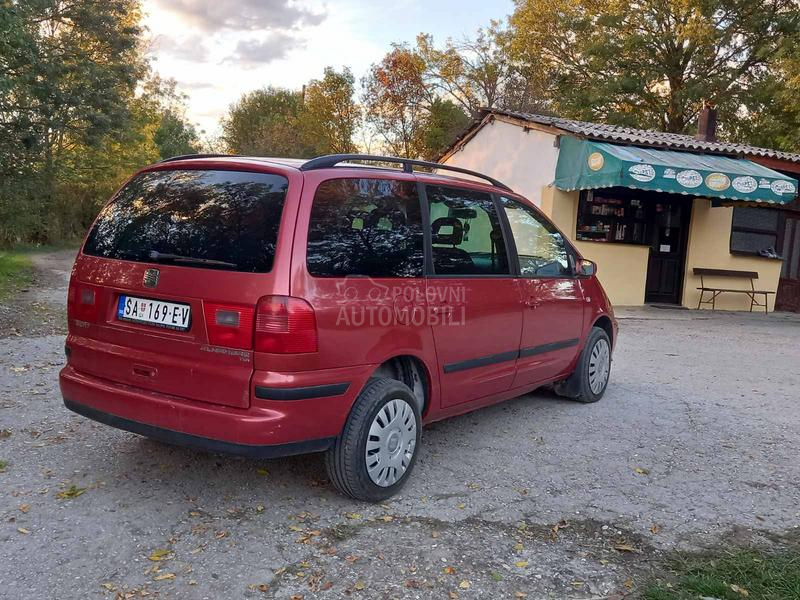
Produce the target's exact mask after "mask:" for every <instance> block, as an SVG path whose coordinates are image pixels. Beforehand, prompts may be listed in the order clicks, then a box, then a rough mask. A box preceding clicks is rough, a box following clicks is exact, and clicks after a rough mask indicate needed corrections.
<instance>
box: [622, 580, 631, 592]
mask: <svg viewBox="0 0 800 600" xmlns="http://www.w3.org/2000/svg"><path fill="white" fill-rule="evenodd" d="M622 585H624V586H625V587H626V588H628V589H629V590H632V589H633V579H626V580H625V582H624V583H623V584H622Z"/></svg>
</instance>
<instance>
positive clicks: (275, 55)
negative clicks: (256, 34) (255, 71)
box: [225, 31, 304, 69]
mask: <svg viewBox="0 0 800 600" xmlns="http://www.w3.org/2000/svg"><path fill="white" fill-rule="evenodd" d="M303 45H304V43H303V40H301V39H299V38H297V37H295V36H293V35H289V34H288V33H286V32H284V31H272V32H269V33H267V34H265V35H264V36H262V37H260V38H254V39H246V40H241V41H240V42H239V43H238V44H236V49H235V50H234V51H233V54H231V55H230V56H229V57H228V58H226V59H225V62H228V63H232V64H236V65H239V66H242V67H245V68H250V69H252V68H255V67H259V66H261V65H266V64H269V63H271V62H273V61H276V60H279V59H282V58H286V55H287V54H289V51H290V50H293V49H294V48H299V47H302V46H303Z"/></svg>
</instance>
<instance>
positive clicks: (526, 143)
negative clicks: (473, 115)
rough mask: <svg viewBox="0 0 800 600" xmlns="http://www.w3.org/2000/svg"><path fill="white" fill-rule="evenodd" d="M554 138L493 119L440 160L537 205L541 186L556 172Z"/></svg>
mask: <svg viewBox="0 0 800 600" xmlns="http://www.w3.org/2000/svg"><path fill="white" fill-rule="evenodd" d="M555 140H556V136H554V135H553V134H551V133H545V132H542V131H538V130H536V129H530V130H528V131H527V132H526V131H525V129H523V128H522V127H520V126H519V125H512V124H511V123H506V122H504V121H500V120H494V121H492V122H491V123H489V124H487V125H485V126H484V127H483V128H482V129H481V130H480V131H478V133H477V134H476V135H475V137H473V138H472V139H471V140H469V142H467V143H466V144H465V145H464V146H463V148H462V149H461V150H458V151H456V152H455V153H454V154H452V155H451V156H449V157H448V158H447V159H446V160H445V161H444V162H445V164H448V165H453V166H454V167H463V168H465V169H472V170H473V171H480V172H481V173H486V174H487V175H490V176H492V177H494V178H495V179H498V180H499V181H502V182H503V183H505V184H506V185H507V186H509V187H510V188H511V189H512V190H514V191H515V192H517V193H518V194H521V195H523V196H525V197H526V198H527V199H528V200H530V201H532V202H534V203H535V204H536V205H537V206H540V205H541V197H542V188H543V187H544V186H547V185H549V184H551V183H552V182H553V178H554V177H555V173H556V162H557V161H558V148H556V147H555V145H554V144H555Z"/></svg>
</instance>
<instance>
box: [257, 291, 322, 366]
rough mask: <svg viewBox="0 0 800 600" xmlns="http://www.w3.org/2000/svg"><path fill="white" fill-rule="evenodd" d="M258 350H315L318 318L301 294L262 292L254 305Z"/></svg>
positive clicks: (285, 352) (292, 351)
mask: <svg viewBox="0 0 800 600" xmlns="http://www.w3.org/2000/svg"><path fill="white" fill-rule="evenodd" d="M255 332H256V333H255V349H256V351H257V352H273V353H276V354H300V353H305V352H316V351H317V318H316V316H315V315H314V309H313V308H312V307H311V305H310V304H309V303H308V302H306V301H305V300H302V299H300V298H291V297H289V296H264V297H263V298H261V300H259V301H258V306H257V308H256V329H255Z"/></svg>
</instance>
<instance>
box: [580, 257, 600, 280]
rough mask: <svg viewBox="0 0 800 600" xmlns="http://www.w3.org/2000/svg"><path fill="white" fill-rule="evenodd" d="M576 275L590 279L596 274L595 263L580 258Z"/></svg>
mask: <svg viewBox="0 0 800 600" xmlns="http://www.w3.org/2000/svg"><path fill="white" fill-rule="evenodd" d="M576 271H577V274H578V275H579V276H581V277H592V276H593V275H595V274H597V263H595V262H592V261H591V260H586V259H585V258H582V259H580V260H579V261H578V268H577V269H576Z"/></svg>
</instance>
